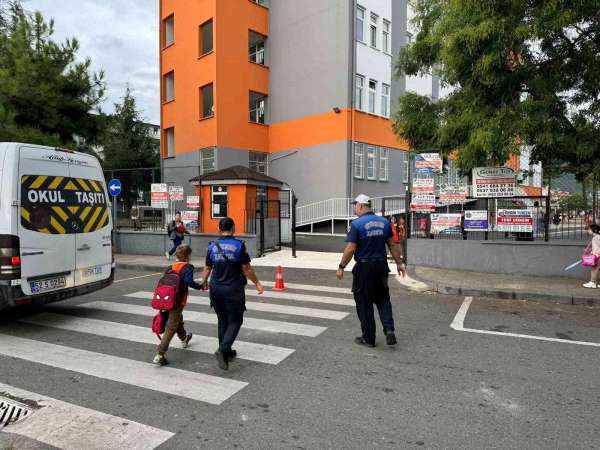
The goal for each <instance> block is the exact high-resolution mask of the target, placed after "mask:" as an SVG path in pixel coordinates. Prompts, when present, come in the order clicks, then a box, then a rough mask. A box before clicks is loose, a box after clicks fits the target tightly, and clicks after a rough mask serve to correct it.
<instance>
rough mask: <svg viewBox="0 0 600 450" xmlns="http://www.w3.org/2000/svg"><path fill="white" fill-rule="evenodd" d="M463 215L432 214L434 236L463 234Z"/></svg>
mask: <svg viewBox="0 0 600 450" xmlns="http://www.w3.org/2000/svg"><path fill="white" fill-rule="evenodd" d="M461 219H462V215H461V214H432V215H431V233H432V234H461V233H462V229H461V226H460V222H461Z"/></svg>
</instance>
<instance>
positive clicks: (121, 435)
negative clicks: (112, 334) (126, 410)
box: [0, 383, 174, 450]
mask: <svg viewBox="0 0 600 450" xmlns="http://www.w3.org/2000/svg"><path fill="white" fill-rule="evenodd" d="M0 393H6V394H9V395H11V396H14V397H16V398H19V399H24V400H30V401H33V402H35V403H37V404H38V405H39V406H40V407H41V408H40V409H37V410H35V411H34V413H33V414H32V415H31V416H29V417H28V418H27V419H24V420H23V421H20V422H17V423H16V424H14V425H9V426H8V427H6V428H4V429H3V431H6V432H8V433H14V434H17V435H19V436H24V437H27V438H29V439H34V440H36V441H39V442H42V443H44V444H47V445H48V446H53V447H58V448H61V449H64V450H80V449H82V448H85V449H89V450H107V449H121V448H126V449H128V450H145V449H153V448H156V447H158V446H159V445H161V444H162V443H164V442H166V441H167V440H169V439H170V438H171V437H173V436H174V434H173V433H171V432H169V431H165V430H160V429H158V428H154V427H151V426H148V425H143V424H141V423H137V422H132V421H131V420H129V419H124V418H121V417H115V416H111V415H109V414H105V413H102V412H99V411H94V410H92V409H88V408H84V407H81V406H77V405H73V404H70V403H66V402H63V401H60V400H56V399H53V398H50V397H45V396H43V395H40V394H36V393H33V392H28V391H24V390H22V389H18V388H15V387H12V386H8V385H6V384H2V383H0Z"/></svg>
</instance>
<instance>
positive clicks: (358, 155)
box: [352, 142, 365, 180]
mask: <svg viewBox="0 0 600 450" xmlns="http://www.w3.org/2000/svg"><path fill="white" fill-rule="evenodd" d="M352 160H353V164H352V166H353V169H352V172H353V175H354V178H356V179H358V180H364V179H365V147H364V145H363V144H361V143H360V142H355V143H354V151H353V153H352ZM357 169H359V172H358V173H357Z"/></svg>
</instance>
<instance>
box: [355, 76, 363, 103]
mask: <svg viewBox="0 0 600 450" xmlns="http://www.w3.org/2000/svg"><path fill="white" fill-rule="evenodd" d="M364 90H365V77H363V76H362V75H356V93H355V95H356V99H355V100H354V102H355V105H356V108H357V109H361V110H362V109H363V98H364Z"/></svg>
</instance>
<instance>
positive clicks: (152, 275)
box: [114, 272, 162, 283]
mask: <svg viewBox="0 0 600 450" xmlns="http://www.w3.org/2000/svg"><path fill="white" fill-rule="evenodd" d="M158 275H162V272H158V273H151V274H150V275H140V276H139V277H132V278H123V279H121V280H115V281H114V283H123V282H124V281H132V280H139V279H141V278H150V277H156V276H158Z"/></svg>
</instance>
